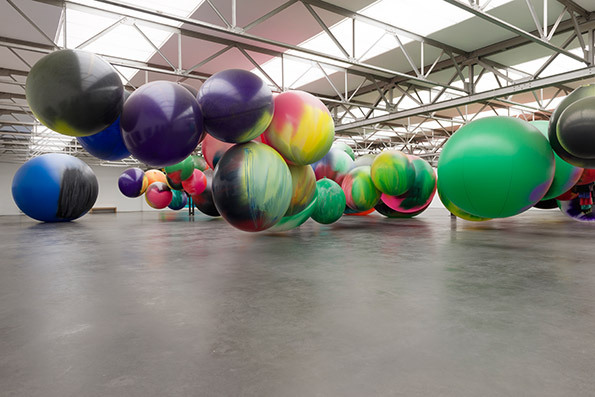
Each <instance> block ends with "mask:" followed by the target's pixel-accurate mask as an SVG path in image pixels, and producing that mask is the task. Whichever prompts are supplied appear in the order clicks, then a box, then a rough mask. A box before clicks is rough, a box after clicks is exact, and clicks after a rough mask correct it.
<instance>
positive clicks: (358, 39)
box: [252, 0, 513, 89]
mask: <svg viewBox="0 0 595 397" xmlns="http://www.w3.org/2000/svg"><path fill="white" fill-rule="evenodd" d="M511 1H513V0H492V1H491V2H490V3H489V4H488V6H487V7H486V9H485V10H486V11H489V10H491V9H493V8H495V7H499V6H501V5H503V4H506V3H510V2H511ZM419 6H420V2H419V0H399V1H394V0H379V1H377V2H375V3H373V4H371V5H369V6H368V7H366V8H363V9H361V10H359V11H358V13H360V14H363V15H365V16H368V17H371V18H374V19H377V20H380V21H382V22H385V23H388V24H391V25H394V26H398V27H399V28H402V29H405V30H409V31H411V32H413V33H416V34H420V35H423V36H427V35H430V34H432V33H434V32H437V31H439V30H442V29H444V28H447V27H449V26H453V25H456V24H457V23H460V22H462V21H464V20H466V19H470V18H472V15H471V14H469V13H467V12H465V11H463V10H461V9H458V8H456V7H452V6H451V5H449V4H448V3H446V2H444V1H442V0H425V1H424V4H423V6H424V9H426V10H428V12H426V13H425V14H424V18H423V23H422V22H421V21H420V18H419ZM329 30H330V31H331V32H332V33H333V35H334V36H335V37H337V39H338V40H339V41H340V42H341V45H343V47H344V48H351V47H352V44H351V43H352V40H353V32H352V20H351V19H349V18H345V19H343V20H341V21H340V22H338V23H337V24H335V25H333V26H331V27H330V28H329ZM355 32H356V34H355V58H356V59H357V60H358V61H360V62H365V61H367V60H369V59H371V58H373V57H376V56H378V55H380V54H383V53H386V52H388V51H391V50H394V49H395V48H397V47H398V46H399V43H398V41H397V40H396V39H395V37H394V36H393V35H391V34H389V33H387V32H386V31H385V30H384V29H381V28H379V27H376V26H372V25H369V24H366V23H363V22H359V21H356V22H355ZM399 39H400V41H401V43H402V44H403V45H405V44H407V43H410V42H411V41H412V39H409V38H407V37H405V36H400V37H399ZM300 46H302V47H304V48H307V49H312V50H316V51H318V52H322V53H325V54H331V55H335V56H341V55H342V54H341V51H340V50H339V49H338V47H337V46H336V45H335V43H333V41H332V40H331V39H330V37H329V36H328V35H327V34H326V33H325V32H321V33H319V34H317V35H316V36H314V37H312V38H310V39H308V40H306V41H304V42H302V43H300ZM286 54H287V55H289V56H291V55H298V54H299V52H296V51H293V50H289V51H287V52H286ZM261 66H262V68H263V69H264V70H265V71H266V72H267V73H268V74H269V75H270V76H271V78H272V79H274V80H275V81H281V60H280V59H278V58H275V59H271V60H270V61H268V62H266V63H264V64H263V65H261ZM324 71H325V72H326V73H327V74H329V75H330V74H332V73H333V72H336V70H333V69H332V68H331V67H326V66H325V70H324ZM252 72H254V73H256V74H258V75H260V76H261V77H262V78H263V79H264V78H265V77H264V75H262V74H261V73H260V72H259V71H258V70H257V69H254V70H252ZM284 73H285V83H286V85H287V88H294V89H295V88H298V87H300V86H303V85H306V84H308V83H311V82H313V81H316V80H319V79H322V78H324V77H325V76H324V72H323V71H322V70H320V68H319V67H314V66H312V65H311V64H308V62H304V61H301V60H297V59H295V58H288V59H285V62H284Z"/></svg>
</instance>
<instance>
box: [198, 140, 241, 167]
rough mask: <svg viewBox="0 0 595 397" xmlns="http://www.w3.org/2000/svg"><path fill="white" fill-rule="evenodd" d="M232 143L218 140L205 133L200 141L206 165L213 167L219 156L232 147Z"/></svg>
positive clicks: (219, 158)
mask: <svg viewBox="0 0 595 397" xmlns="http://www.w3.org/2000/svg"><path fill="white" fill-rule="evenodd" d="M233 145H234V144H233V143H227V142H223V141H220V140H219V139H216V138H214V137H212V136H211V135H209V134H207V135H206V136H205V139H204V140H203V141H202V154H203V156H205V161H206V162H207V164H208V166H209V167H211V168H212V169H215V167H216V166H217V163H218V162H219V160H221V157H223V155H224V154H225V152H227V151H228V150H229V149H230V148H231V147H233Z"/></svg>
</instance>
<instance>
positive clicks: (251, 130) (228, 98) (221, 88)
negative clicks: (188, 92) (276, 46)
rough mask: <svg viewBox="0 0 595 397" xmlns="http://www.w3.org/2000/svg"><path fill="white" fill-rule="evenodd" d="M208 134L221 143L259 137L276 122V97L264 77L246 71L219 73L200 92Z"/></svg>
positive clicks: (242, 141)
mask: <svg viewBox="0 0 595 397" xmlns="http://www.w3.org/2000/svg"><path fill="white" fill-rule="evenodd" d="M198 103H199V104H200V106H201V108H202V111H203V115H204V126H205V129H206V130H207V132H208V133H209V134H210V135H212V136H213V137H215V138H217V139H219V140H220V141H224V142H228V143H244V142H248V141H251V140H253V139H255V138H256V137H258V136H259V135H260V134H262V133H263V132H264V130H265V129H266V128H267V127H268V125H269V123H270V122H271V119H272V118H273V109H274V104H273V94H272V93H271V90H270V89H269V87H268V86H267V85H266V84H265V83H264V81H262V79H261V78H260V77H258V76H257V75H255V74H254V73H252V72H249V71H247V70H242V69H228V70H223V71H221V72H218V73H215V74H214V75H212V76H211V77H209V78H208V79H207V81H205V82H204V84H203V85H202V86H201V87H200V90H199V92H198Z"/></svg>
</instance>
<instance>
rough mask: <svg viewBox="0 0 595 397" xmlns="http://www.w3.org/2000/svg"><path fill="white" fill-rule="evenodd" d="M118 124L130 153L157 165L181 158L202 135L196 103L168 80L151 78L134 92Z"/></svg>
mask: <svg viewBox="0 0 595 397" xmlns="http://www.w3.org/2000/svg"><path fill="white" fill-rule="evenodd" d="M120 125H121V127H122V137H123V138H124V143H125V144H126V147H127V148H128V150H129V151H130V153H132V156H133V157H135V158H136V159H138V160H139V161H141V162H143V163H145V164H148V165H150V166H152V167H158V168H161V167H165V166H168V165H173V164H176V163H179V162H180V161H182V160H184V159H185V158H186V157H188V156H189V155H190V154H191V153H192V151H193V150H194V149H195V148H196V146H197V145H198V143H199V142H200V141H201V140H202V139H203V137H204V133H203V128H202V113H201V110H200V107H199V106H198V102H196V99H195V98H194V97H193V96H192V94H190V92H189V91H188V90H187V89H185V88H184V87H182V86H180V85H179V84H176V83H173V82H171V81H153V82H151V83H148V84H145V85H143V86H141V87H140V88H139V89H137V90H136V91H134V92H133V93H132V95H130V98H128V100H127V101H126V103H125V104H124V110H123V111H122V118H121V120H120Z"/></svg>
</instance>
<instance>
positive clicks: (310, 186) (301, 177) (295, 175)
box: [284, 165, 316, 217]
mask: <svg viewBox="0 0 595 397" xmlns="http://www.w3.org/2000/svg"><path fill="white" fill-rule="evenodd" d="M289 172H290V173H291V186H292V188H291V201H290V203H289V208H287V212H285V215H284V216H285V217H287V216H291V215H295V214H297V213H300V212H302V211H303V210H304V209H306V207H307V206H309V205H310V203H311V202H312V200H314V197H316V177H315V176H314V170H312V167H310V166H309V165H289Z"/></svg>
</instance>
